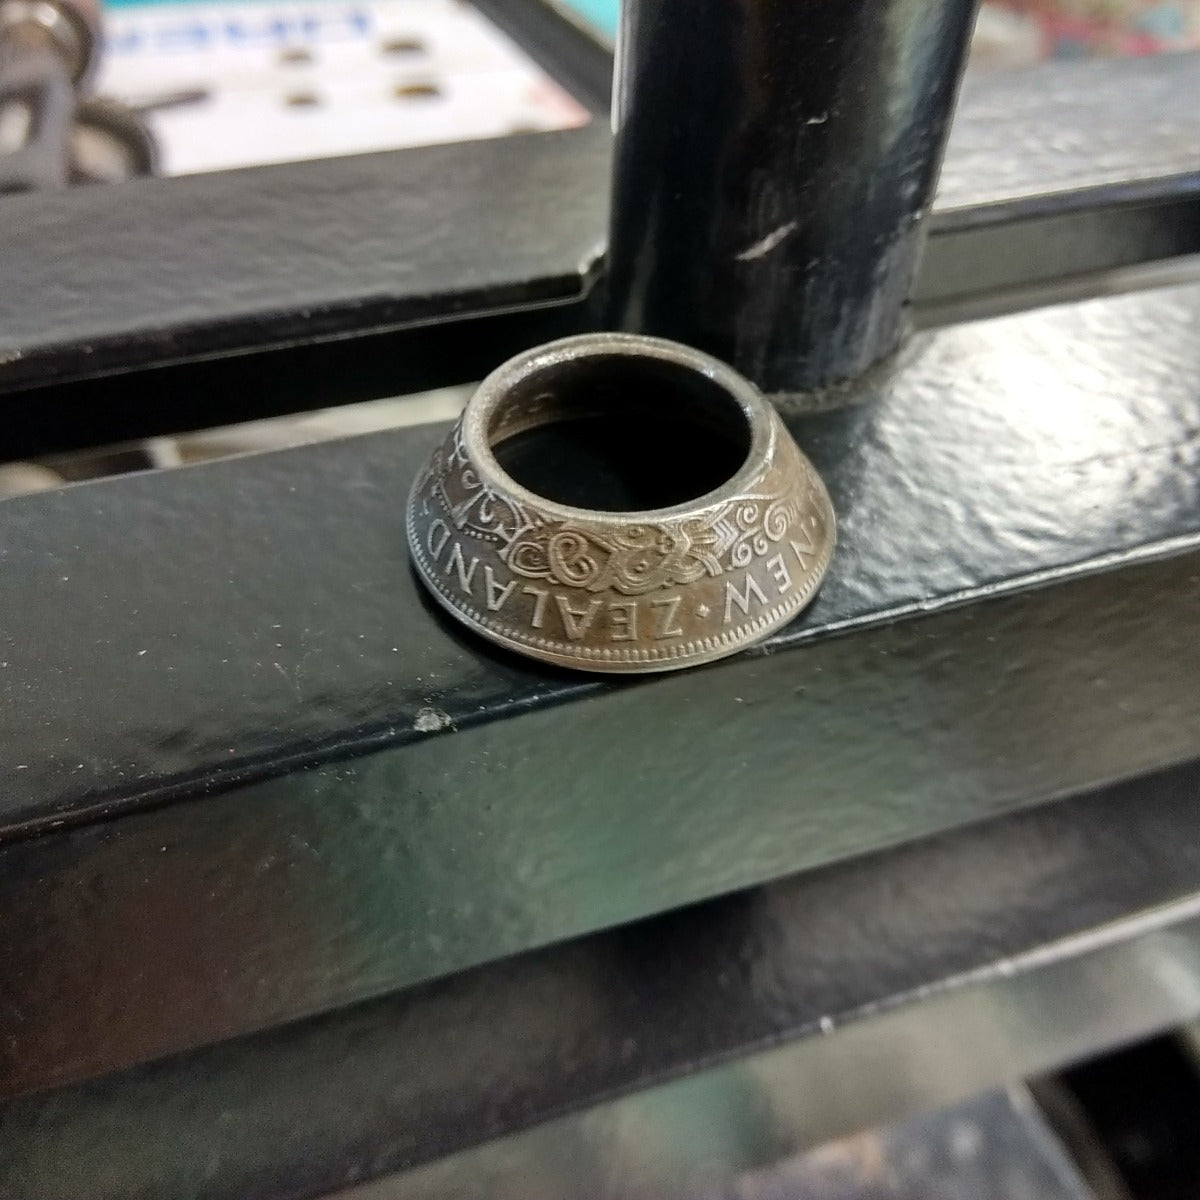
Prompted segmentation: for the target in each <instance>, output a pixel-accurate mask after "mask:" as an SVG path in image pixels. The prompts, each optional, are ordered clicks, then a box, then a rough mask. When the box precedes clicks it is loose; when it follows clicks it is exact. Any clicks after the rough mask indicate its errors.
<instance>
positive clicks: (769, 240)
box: [736, 221, 800, 262]
mask: <svg viewBox="0 0 1200 1200" xmlns="http://www.w3.org/2000/svg"><path fill="white" fill-rule="evenodd" d="M799 224H800V222H799V221H788V222H787V224H786V225H780V226H779V228H778V229H773V230H771V232H770V233H768V234H767V236H766V237H764V238H759V240H758V241H757V242H755V243H754V245H753V246H750V247H749V248H747V249H745V250H743V251H742V252H741V254H739V255H737V256H736V258H737V261H738V262H754V261H755V260H756V259H759V258H766V257H767V255H768V254H770V253H771V251H772V250H774V249H775V248H776V247H777V246H779V245H781V244H782V243H783V241H784V239H785V238H787V237H788V236H790V235H791V234H793V233H795V232H796V227H797V226H798V225H799Z"/></svg>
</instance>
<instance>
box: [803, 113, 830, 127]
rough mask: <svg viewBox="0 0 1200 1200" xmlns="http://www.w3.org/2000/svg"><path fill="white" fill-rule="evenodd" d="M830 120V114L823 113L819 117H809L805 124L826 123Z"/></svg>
mask: <svg viewBox="0 0 1200 1200" xmlns="http://www.w3.org/2000/svg"><path fill="white" fill-rule="evenodd" d="M828 120H829V114H828V113H822V114H821V115H820V116H819V117H809V118H808V120H807V121H805V122H804V123H805V125H824V124H825V122H826V121H828Z"/></svg>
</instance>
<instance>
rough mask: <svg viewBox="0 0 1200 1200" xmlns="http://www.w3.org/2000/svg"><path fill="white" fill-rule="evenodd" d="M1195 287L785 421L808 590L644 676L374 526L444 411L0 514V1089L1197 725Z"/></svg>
mask: <svg viewBox="0 0 1200 1200" xmlns="http://www.w3.org/2000/svg"><path fill="white" fill-rule="evenodd" d="M1198 314H1200V289H1198V288H1184V289H1175V290H1171V291H1165V292H1162V293H1155V294H1145V295H1140V296H1134V297H1125V298H1121V299H1117V300H1109V301H1103V302H1094V303H1092V304H1089V305H1084V306H1079V307H1077V308H1062V309H1054V310H1046V311H1044V312H1041V313H1036V314H1026V315H1023V316H1021V317H1015V318H1007V319H1004V320H998V321H994V322H988V323H982V324H977V325H970V326H963V327H961V328H957V329H952V330H946V331H943V332H941V333H939V334H937V335H935V336H934V337H932V338H931V339H930V340H929V342H928V344H927V345H926V346H925V347H924V353H923V356H922V357H921V359H920V361H919V362H917V363H914V364H913V365H912V367H911V368H910V369H909V370H908V371H906V372H903V373H902V374H901V376H900V377H899V378H898V379H897V380H896V381H894V382H893V383H892V384H891V385H889V387H888V388H887V389H886V390H885V391H884V392H883V393H882V394H881V395H880V396H879V397H878V398H877V400H876V402H875V403H872V404H870V405H865V406H861V407H857V408H852V409H844V410H842V411H838V412H833V413H826V414H823V415H821V416H819V417H812V418H809V419H807V420H804V421H799V422H797V424H796V431H797V433H798V435H799V437H800V440H801V442H802V444H803V445H804V446H805V448H806V450H807V451H808V452H809V453H810V454H811V456H812V457H813V459H814V460H815V461H816V462H817V464H818V466H819V467H820V468H821V470H822V472H823V473H824V475H825V478H826V480H827V482H828V484H829V486H830V491H831V493H832V494H833V496H834V500H835V503H836V504H837V506H838V510H839V513H840V515H841V522H842V524H841V530H842V542H841V545H840V547H839V551H838V554H837V556H836V557H835V561H834V565H833V568H832V570H831V573H830V575H829V578H828V579H827V582H826V585H825V587H824V589H823V591H822V593H821V595H820V596H819V597H818V599H817V601H816V603H815V605H814V607H813V608H812V609H811V610H810V612H809V613H808V615H807V616H806V617H805V618H804V619H803V620H801V621H800V622H798V623H797V624H795V625H793V626H792V627H791V628H790V629H788V630H787V631H785V632H784V633H783V634H781V635H780V636H778V637H776V638H775V639H773V640H772V641H771V642H769V643H768V644H767V645H766V646H765V647H764V649H763V651H762V652H760V654H758V655H752V656H748V657H743V658H740V659H738V660H736V661H731V662H730V663H728V664H727V665H725V666H722V667H717V668H713V669H710V670H705V671H701V672H692V673H685V674H682V675H680V676H678V677H675V678H672V679H663V680H659V681H654V682H647V683H643V684H635V685H625V686H619V685H615V684H609V685H601V684H598V683H595V682H593V681H591V680H588V679H586V678H581V677H573V676H567V675H565V674H563V673H559V672H553V671H547V670H544V669H541V668H539V667H537V666H536V665H534V664H529V663H525V662H522V661H519V660H516V659H512V658H509V657H507V656H504V655H501V654H499V653H497V652H493V651H491V650H489V649H488V648H487V647H486V646H485V645H483V644H481V643H479V642H478V641H477V640H475V639H471V638H470V637H468V636H467V635H465V634H462V633H460V632H459V631H458V630H457V629H456V628H454V627H453V626H451V625H450V624H448V623H447V622H445V621H444V620H441V619H440V618H438V617H437V616H436V615H434V614H431V612H430V611H429V609H428V608H427V607H426V605H425V604H424V603H423V601H422V599H421V597H420V595H419V588H418V587H417V585H416V584H415V582H414V580H413V579H412V576H411V572H410V570H409V567H408V562H407V556H406V552H405V548H404V539H403V536H402V530H401V515H400V514H401V512H402V508H403V498H404V496H405V494H406V491H407V489H408V486H409V481H410V480H411V478H412V475H413V473H414V472H415V471H416V470H417V469H418V467H419V464H420V462H421V461H422V459H423V458H424V456H425V454H426V452H427V450H428V449H429V448H430V447H431V446H432V444H433V443H434V441H435V440H436V439H437V438H439V437H440V436H441V433H442V429H441V427H432V428H428V429H424V430H418V431H397V432H395V433H391V434H383V435H373V436H371V437H367V438H363V439H357V440H351V441H344V442H340V443H330V444H324V445H320V446H314V447H309V448H306V449H303V450H297V451H289V452H286V453H280V454H274V455H264V456H259V457H255V458H247V459H242V460H234V461H229V462H223V463H216V464H212V465H209V466H205V467H202V468H195V469H191V470H187V471H179V472H173V473H165V474H161V475H145V476H141V477H130V478H126V479H121V480H114V481H111V482H106V483H101V484H96V485H89V486H85V487H80V488H75V489H69V490H67V491H64V492H62V493H59V494H50V495H42V496H38V497H31V498H28V499H25V500H15V501H7V502H5V503H4V505H3V518H4V519H3V521H2V522H0V530H2V532H0V538H2V539H3V570H0V612H3V613H4V623H3V639H4V640H3V642H0V645H2V647H3V651H2V653H0V663H3V664H5V665H4V666H3V667H0V759H2V760H3V763H4V771H3V777H2V779H0V802H2V810H0V822H2V824H3V826H4V830H5V833H6V834H7V836H8V837H9V838H10V839H12V838H17V837H21V836H24V837H25V840H23V841H17V842H16V843H15V844H12V845H10V846H8V847H7V848H6V849H5V850H4V851H3V853H2V855H0V888H2V889H3V891H4V896H3V898H2V901H0V914H3V916H2V917H0V937H2V938H3V939H4V940H3V946H2V948H0V957H2V958H3V959H4V961H5V962H6V963H8V964H10V967H11V969H10V970H9V971H8V972H7V973H6V975H5V980H6V982H7V983H8V986H9V987H10V989H12V990H11V991H10V992H9V993H8V996H7V1007H6V1009H5V1011H6V1012H7V1013H10V1014H13V1016H12V1017H11V1019H10V1020H9V1024H10V1025H11V1026H12V1028H13V1029H14V1030H15V1032H14V1034H13V1036H12V1037H11V1038H9V1039H8V1040H7V1041H5V1042H3V1043H0V1070H2V1073H3V1077H4V1085H5V1088H6V1089H7V1090H10V1091H12V1090H21V1089H25V1088H30V1087H40V1086H46V1085H48V1084H50V1083H52V1082H54V1081H55V1080H59V1081H62V1080H65V1079H67V1078H72V1077H78V1076H82V1075H88V1074H93V1073H96V1072H100V1071H105V1070H109V1069H112V1068H114V1067H116V1066H118V1065H121V1064H123V1063H129V1062H133V1061H138V1060H140V1059H145V1058H148V1057H153V1056H156V1055H159V1054H163V1053H167V1052H170V1051H172V1050H176V1049H181V1048H183V1047H185V1046H187V1045H191V1044H196V1043H198V1042H203V1041H208V1040H213V1039H215V1038H221V1037H228V1036H233V1035H236V1034H238V1033H241V1032H245V1031H246V1030H248V1029H252V1028H257V1027H261V1026H263V1025H268V1024H271V1023H275V1022H278V1021H282V1020H286V1019H289V1018H292V1017H296V1016H299V1015H302V1014H304V1013H309V1012H313V1011H318V1010H321V1009H323V1008H326V1007H330V1006H333V1005H337V1004H344V1003H348V1002H351V1001H353V1000H356V999H359V998H362V997H364V996H367V995H371V994H375V993H377V992H380V991H383V990H387V989H388V988H392V987H397V986H402V985H404V984H408V983H412V982H415V981H416V980H419V979H424V978H428V977H430V976H434V975H440V974H445V973H447V972H450V971H453V970H457V969H460V968H462V967H465V966H467V965H469V964H470V963H472V962H477V961H480V960H481V959H488V958H493V957H496V956H499V955H504V954H508V953H515V952H517V951H520V950H522V949H526V948H528V947H530V946H533V945H537V944H541V943H544V942H549V941H555V940H561V939H562V938H566V937H570V936H573V935H575V934H578V933H581V932H584V931H586V930H588V929H593V928H597V927H600V926H603V925H607V924H611V923H614V922H619V921H624V920H630V919H633V918H636V917H639V916H642V915H646V914H647V913H650V912H653V911H658V910H662V909H666V908H670V907H673V906H677V905H679V904H682V903H686V902H688V901H691V900H695V899H697V898H699V897H701V896H705V895H711V894H714V893H718V892H721V891H725V890H728V889H730V888H735V887H739V886H746V885H749V884H752V883H756V882H760V881H762V880H764V879H767V878H771V877H772V876H776V875H779V874H782V873H787V872H791V871H795V870H798V869H800V868H802V867H805V866H815V865H819V864H821V863H825V862H829V861H832V860H836V859H840V858H843V857H845V856H847V855H850V854H854V853H859V852H863V851H866V850H869V849H871V848H875V847H878V846H880V845H882V844H886V843H889V842H892V841H897V840H902V839H906V838H913V837H917V836H920V835H922V834H926V833H928V832H930V831H931V830H934V829H937V828H942V827H945V826H948V825H953V824H956V823H960V822H964V821H971V820H975V819H978V818H980V817H983V816H986V815H989V814H992V813H996V812H999V811H1003V810H1006V809H1009V808H1012V807H1015V806H1020V805H1023V804H1030V803H1036V802H1039V801H1043V800H1046V799H1048V798H1051V797H1054V796H1057V795H1060V794H1061V793H1062V792H1064V791H1067V790H1071V789H1077V788H1084V787H1088V786H1091V785H1095V784H1097V783H1100V782H1102V781H1104V780H1106V779H1109V778H1112V777H1114V776H1121V775H1130V774H1136V773H1139V772H1142V771H1145V770H1147V769H1151V768H1153V767H1156V766H1159V765H1162V764H1164V763H1167V762H1171V761H1175V760H1179V759H1182V758H1186V757H1188V756H1191V755H1195V754H1196V753H1197V752H1200V743H1198V741H1197V730H1198V729H1200V710H1198V708H1197V705H1200V696H1198V694H1197V691H1196V688H1195V686H1194V680H1195V677H1196V675H1197V674H1200V662H1198V661H1197V654H1200V645H1198V644H1197V642H1196V639H1195V638H1194V636H1193V624H1194V622H1193V620H1192V618H1191V612H1192V610H1193V609H1194V607H1195V605H1196V588H1197V583H1196V579H1197V573H1196V551H1195V547H1196V544H1197V534H1198V533H1200V484H1198V483H1197V480H1200V472H1198V471H1195V470H1193V469H1192V465H1193V464H1194V462H1195V459H1196V456H1197V453H1200V447H1198V445H1197V442H1196V439H1195V437H1194V428H1195V424H1196V414H1197V406H1198V404H1200V393H1198V392H1197V387H1196V380H1197V378H1198V377H1200V370H1198V367H1197V362H1198V360H1197V355H1200V342H1198V341H1197V339H1196V336H1195V328H1196V323H1197V320H1198V319H1200V316H1198ZM1146 364H1152V365H1153V373H1152V374H1151V373H1150V372H1149V371H1148V370H1147V367H1146ZM1148 380H1152V386H1151V384H1150V383H1149V382H1148ZM1049 397H1052V398H1053V403H1049V402H1048V398H1049ZM1169 553H1175V554H1177V555H1181V556H1180V557H1174V558H1170V559H1168V560H1166V561H1163V562H1148V561H1145V560H1146V559H1147V557H1148V556H1151V557H1152V556H1158V555H1163V554H1169ZM1117 565H1124V566H1125V567H1127V568H1128V569H1127V570H1125V571H1116V570H1115V569H1113V568H1115V567H1116V566H1117ZM1105 568H1107V570H1106V569H1105ZM1094 572H1099V574H1097V575H1095V577H1092V573H1094ZM1050 584H1054V586H1041V587H1040V589H1039V590H1033V591H1030V589H1031V588H1034V585H1050ZM1026 592H1030V594H1029V595H1024V593H1026ZM1002 595H1003V596H1004V597H1005V598H1003V599H1001V598H999V597H1001V596H1002ZM989 598H992V599H993V600H994V602H993V603H988V604H974V605H969V606H968V607H967V608H966V609H961V608H960V606H962V605H964V604H967V602H968V601H982V600H986V599H989ZM919 613H925V614H927V615H926V617H925V618H924V619H922V620H920V621H908V622H901V623H898V624H892V625H887V624H886V623H887V622H889V621H895V620H896V618H899V617H903V616H913V615H916V614H919ZM876 626H884V627H882V628H876ZM836 634H840V635H842V636H834V635H836ZM801 647H803V650H802V651H801V649H800V648H801ZM981 680H983V681H986V686H984V687H981V686H980V681H981ZM47 681H52V686H50V685H48V684H47ZM570 701H577V702H578V703H574V704H571V703H568V702H570ZM431 730H432V731H439V732H441V733H442V735H443V736H442V737H440V738H438V737H431V736H430V731H431ZM1051 731H1052V732H1051ZM1048 738H1049V739H1051V740H1047V739H1048ZM148 807H157V811H153V812H150V811H141V812H136V811H132V810H136V809H145V808H148ZM120 813H126V814H127V815H125V816H123V817H121V819H120V820H117V821H112V822H109V823H98V824H91V825H88V824H87V823H88V822H89V821H93V820H94V819H95V818H97V817H101V816H106V815H114V814H120ZM64 822H66V823H73V824H74V825H76V826H83V827H82V828H76V829H75V830H74V831H73V832H70V833H61V834H60V833H52V832H48V831H51V830H53V829H54V828H55V827H56V826H58V825H60V824H62V823H64ZM34 833H41V834H43V836H40V837H30V836H29V835H31V834H34ZM164 846H165V847H167V849H166V850H164V849H163V847H164ZM215 880H220V881H221V883H220V886H214V881H215ZM614 880H619V881H620V886H619V887H617V886H614V885H613V881H614ZM467 881H470V883H469V894H468V893H467V892H466V891H464V888H466V887H467V886H468V883H467ZM130 914H137V918H136V920H134V919H133V918H132V917H131V915H130ZM181 945H186V946H188V947H190V948H191V949H190V952H189V954H187V955H180V954H178V953H177V952H176V951H177V948H178V947H179V946H181ZM150 963H153V964H154V969H153V970H150V969H149V967H148V964H150ZM217 964H219V969H218V968H217ZM268 964H269V967H270V974H271V976H272V979H273V983H272V986H271V988H270V989H269V991H267V992H265V993H264V992H263V991H262V989H261V980H262V979H263V978H264V971H265V970H267V966H268ZM135 981H136V983H135ZM134 992H136V993H137V995H138V1002H137V1004H136V1005H135V1004H133V1003H131V1002H130V1000H129V996H130V995H131V994H132V993H134ZM80 997H87V1000H86V1002H83V1001H81V1000H80ZM18 1021H19V1023H18Z"/></svg>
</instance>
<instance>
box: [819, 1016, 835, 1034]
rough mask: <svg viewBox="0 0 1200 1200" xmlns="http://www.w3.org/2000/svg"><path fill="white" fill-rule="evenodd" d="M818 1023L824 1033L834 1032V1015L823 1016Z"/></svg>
mask: <svg viewBox="0 0 1200 1200" xmlns="http://www.w3.org/2000/svg"><path fill="white" fill-rule="evenodd" d="M817 1024H818V1025H820V1027H821V1032H822V1033H824V1034H830V1033H832V1032H833V1030H834V1024H833V1018H832V1017H822V1018H821V1019H820V1020H819V1021H818V1022H817Z"/></svg>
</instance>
